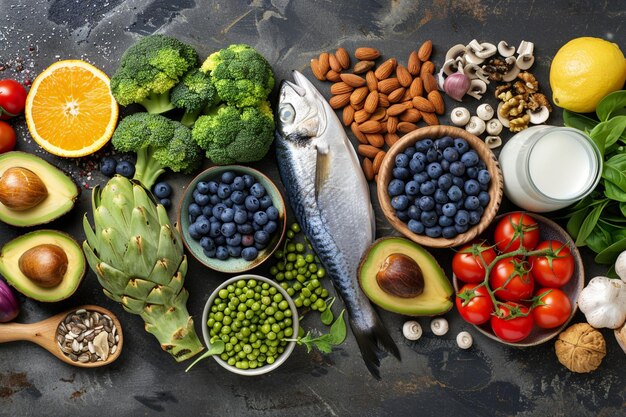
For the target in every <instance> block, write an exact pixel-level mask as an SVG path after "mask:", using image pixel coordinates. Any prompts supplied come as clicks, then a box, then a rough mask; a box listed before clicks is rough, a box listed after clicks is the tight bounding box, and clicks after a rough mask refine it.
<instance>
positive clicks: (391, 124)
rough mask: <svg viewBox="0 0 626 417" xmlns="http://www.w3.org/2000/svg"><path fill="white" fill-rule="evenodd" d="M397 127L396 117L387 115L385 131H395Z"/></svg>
mask: <svg viewBox="0 0 626 417" xmlns="http://www.w3.org/2000/svg"><path fill="white" fill-rule="evenodd" d="M397 128H398V118H397V117H395V116H389V117H388V118H387V132H389V133H396V129H397Z"/></svg>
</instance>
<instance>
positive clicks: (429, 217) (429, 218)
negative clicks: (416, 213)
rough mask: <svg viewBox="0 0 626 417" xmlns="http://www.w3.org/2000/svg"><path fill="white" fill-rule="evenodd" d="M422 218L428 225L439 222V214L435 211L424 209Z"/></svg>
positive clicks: (425, 224) (431, 225)
mask: <svg viewBox="0 0 626 417" xmlns="http://www.w3.org/2000/svg"><path fill="white" fill-rule="evenodd" d="M420 220H421V221H422V223H424V226H426V227H433V226H434V225H436V224H437V221H438V220H439V216H437V213H435V212H434V211H432V210H430V211H422V215H421V216H420Z"/></svg>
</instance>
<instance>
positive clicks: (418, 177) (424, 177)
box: [413, 171, 430, 185]
mask: <svg viewBox="0 0 626 417" xmlns="http://www.w3.org/2000/svg"><path fill="white" fill-rule="evenodd" d="M429 179H430V177H429V176H428V173H427V172H426V171H423V172H420V173H418V174H415V175H413V180H415V182H417V183H418V184H419V185H422V184H423V183H425V182H426V181H428V180H429Z"/></svg>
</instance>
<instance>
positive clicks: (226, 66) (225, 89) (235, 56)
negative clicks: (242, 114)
mask: <svg viewBox="0 0 626 417" xmlns="http://www.w3.org/2000/svg"><path fill="white" fill-rule="evenodd" d="M202 70H203V71H205V72H210V74H211V80H212V81H213V84H214V85H215V87H216V88H217V93H218V95H219V98H220V99H221V100H222V101H225V102H226V103H227V104H229V105H233V106H237V107H246V106H256V105H259V104H260V103H261V102H263V101H265V100H267V96H268V95H269V93H270V92H271V91H272V88H274V74H273V72H272V67H271V66H270V64H269V63H268V62H267V60H266V59H265V58H264V57H263V55H261V54H259V53H258V52H257V51H256V50H255V49H254V48H252V47H251V46H249V45H245V44H237V45H231V46H229V47H228V48H225V49H221V50H219V51H217V52H214V53H213V54H211V55H210V56H209V57H208V58H207V59H206V61H204V64H202Z"/></svg>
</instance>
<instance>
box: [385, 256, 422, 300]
mask: <svg viewBox="0 0 626 417" xmlns="http://www.w3.org/2000/svg"><path fill="white" fill-rule="evenodd" d="M376 282H377V283H378V286H379V287H380V288H381V289H382V290H383V291H385V292H386V293H388V294H391V295H395V296H396V297H401V298H412V297H417V296H418V295H420V294H421V293H423V292H424V275H423V273H422V269H421V268H420V267H419V265H418V264H417V262H415V261H414V260H413V258H411V257H409V256H407V255H405V254H402V253H392V254H391V255H389V256H387V258H386V259H385V261H384V262H383V264H382V265H381V267H380V269H379V271H378V272H377V273H376Z"/></svg>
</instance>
